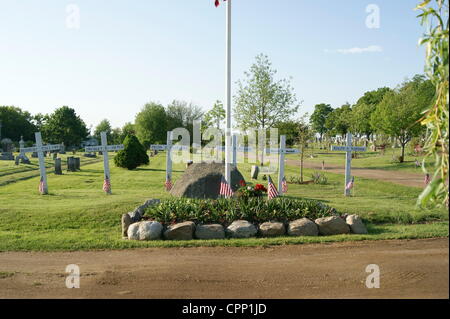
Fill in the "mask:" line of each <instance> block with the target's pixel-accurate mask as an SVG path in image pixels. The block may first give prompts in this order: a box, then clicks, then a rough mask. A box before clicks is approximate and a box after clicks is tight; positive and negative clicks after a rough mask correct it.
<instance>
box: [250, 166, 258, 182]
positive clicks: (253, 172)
mask: <svg viewBox="0 0 450 319" xmlns="http://www.w3.org/2000/svg"><path fill="white" fill-rule="evenodd" d="M258 174H259V167H258V166H257V165H252V170H251V172H250V175H251V176H250V177H251V178H252V179H258Z"/></svg>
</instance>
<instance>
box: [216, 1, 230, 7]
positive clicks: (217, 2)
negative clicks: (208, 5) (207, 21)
mask: <svg viewBox="0 0 450 319" xmlns="http://www.w3.org/2000/svg"><path fill="white" fill-rule="evenodd" d="M223 1H227V0H223ZM214 4H215V5H216V7H218V6H219V5H220V1H219V0H215V2H214Z"/></svg>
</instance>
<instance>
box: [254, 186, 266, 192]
mask: <svg viewBox="0 0 450 319" xmlns="http://www.w3.org/2000/svg"><path fill="white" fill-rule="evenodd" d="M255 191H263V192H267V188H265V187H264V185H262V184H256V185H255Z"/></svg>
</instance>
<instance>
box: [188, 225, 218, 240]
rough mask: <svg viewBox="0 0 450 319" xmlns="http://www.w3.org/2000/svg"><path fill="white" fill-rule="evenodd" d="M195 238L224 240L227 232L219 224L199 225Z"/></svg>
mask: <svg viewBox="0 0 450 319" xmlns="http://www.w3.org/2000/svg"><path fill="white" fill-rule="evenodd" d="M195 237H196V238H198V239H223V238H225V230H224V228H223V226H222V225H219V224H211V225H197V227H195Z"/></svg>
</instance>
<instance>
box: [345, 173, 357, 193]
mask: <svg viewBox="0 0 450 319" xmlns="http://www.w3.org/2000/svg"><path fill="white" fill-rule="evenodd" d="M353 186H355V177H354V176H352V180H351V181H350V182H348V184H347V186H346V187H345V189H346V190H349V189H352V188H353Z"/></svg>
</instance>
